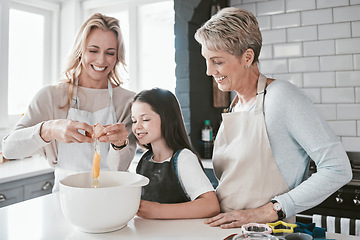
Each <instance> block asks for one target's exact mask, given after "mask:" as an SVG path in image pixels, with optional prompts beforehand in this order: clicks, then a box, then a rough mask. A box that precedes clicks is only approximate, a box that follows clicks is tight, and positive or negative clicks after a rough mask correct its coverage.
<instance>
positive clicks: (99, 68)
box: [93, 65, 105, 71]
mask: <svg viewBox="0 0 360 240" xmlns="http://www.w3.org/2000/svg"><path fill="white" fill-rule="evenodd" d="M93 67H94V69H95V70H96V71H104V70H105V67H97V66H95V65H93Z"/></svg>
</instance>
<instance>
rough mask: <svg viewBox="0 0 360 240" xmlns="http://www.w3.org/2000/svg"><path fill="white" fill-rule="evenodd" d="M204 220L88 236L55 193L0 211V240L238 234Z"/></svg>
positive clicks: (151, 223)
mask: <svg viewBox="0 0 360 240" xmlns="http://www.w3.org/2000/svg"><path fill="white" fill-rule="evenodd" d="M203 221H204V219H189V220H148V219H142V218H139V217H135V218H133V219H132V220H131V221H130V222H129V223H128V224H127V226H126V227H124V228H123V229H120V230H118V231H114V232H110V233H103V234H89V233H83V232H80V231H78V230H77V229H75V228H74V227H73V226H72V225H71V224H70V223H69V222H68V221H67V220H66V219H65V217H64V215H63V213H62V210H61V204H60V199H59V194H58V193H53V194H49V195H46V196H43V197H38V198H34V199H31V200H27V201H24V202H21V203H17V204H13V205H11V206H7V207H4V208H0V229H1V231H0V239H2V240H12V239H16V240H18V239H52V240H56V239H61V240H64V239H66V240H73V239H74V240H75V239H76V240H97V239H107V240H111V239H117V240H118V239H126V240H131V239H147V240H148V239H149V240H151V239H154V240H155V239H156V240H162V239H164V240H165V239H166V240H169V239H172V240H180V239H181V240H184V239H186V240H187V239H189V240H194V239H195V240H201V239H204V240H205V239H206V240H211V239H214V240H215V239H216V240H222V239H224V238H225V237H227V236H229V235H231V234H233V233H238V232H239V229H238V228H235V229H221V228H218V227H214V228H213V227H210V226H208V225H206V224H204V223H203ZM327 238H332V239H338V240H355V239H359V237H354V236H346V235H340V234H334V233H333V234H331V233H328V234H327Z"/></svg>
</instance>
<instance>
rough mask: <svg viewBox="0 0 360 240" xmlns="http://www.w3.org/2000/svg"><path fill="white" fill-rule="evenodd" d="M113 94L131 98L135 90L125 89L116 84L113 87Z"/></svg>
mask: <svg viewBox="0 0 360 240" xmlns="http://www.w3.org/2000/svg"><path fill="white" fill-rule="evenodd" d="M114 93H115V95H118V96H121V97H124V98H133V97H134V96H135V94H136V93H135V92H133V91H131V90H128V89H125V88H123V87H122V86H118V87H115V88H114Z"/></svg>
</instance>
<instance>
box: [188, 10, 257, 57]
mask: <svg viewBox="0 0 360 240" xmlns="http://www.w3.org/2000/svg"><path fill="white" fill-rule="evenodd" d="M195 39H196V41H198V42H199V43H200V44H201V45H204V46H205V47H206V48H207V49H209V50H211V51H226V52H228V53H230V54H232V55H235V56H239V57H240V56H241V55H242V54H243V53H244V52H245V51H246V50H247V49H249V48H250V49H252V50H253V51H254V54H255V56H254V61H253V63H255V62H258V61H259V55H260V50H261V46H262V37H261V32H260V29H259V24H258V22H257V20H256V18H255V16H254V15H253V14H252V13H251V12H248V11H246V10H244V9H240V8H234V7H228V8H223V9H221V10H220V11H219V12H218V13H217V14H215V15H213V16H212V17H211V18H210V19H209V20H208V21H207V22H206V23H205V24H204V25H203V26H201V27H200V28H199V29H198V30H197V31H196V33H195Z"/></svg>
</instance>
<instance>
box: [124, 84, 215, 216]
mask: <svg viewBox="0 0 360 240" xmlns="http://www.w3.org/2000/svg"><path fill="white" fill-rule="evenodd" d="M131 118H132V131H133V133H134V135H135V136H136V138H137V139H138V142H139V144H141V145H142V146H144V147H145V148H147V149H148V151H147V152H145V153H144V154H143V156H142V157H141V159H140V161H139V164H138V166H137V169H136V172H137V173H139V174H142V175H144V176H146V177H148V178H149V179H150V183H149V185H147V186H145V187H144V188H143V191H142V195H141V199H142V200H141V203H140V208H139V211H138V213H137V215H138V216H140V217H143V218H151V219H179V218H205V217H210V216H214V215H216V214H218V213H219V212H220V207H219V203H218V200H217V197H216V195H215V192H214V188H213V187H212V185H211V183H210V181H209V179H208V178H207V177H206V175H205V173H204V171H203V169H202V165H201V163H200V160H199V158H198V157H197V155H196V154H195V153H194V151H193V150H192V148H191V146H190V142H189V140H188V137H187V134H186V130H185V125H184V122H183V118H182V114H181V109H180V105H179V103H178V101H177V99H176V97H175V96H174V95H173V94H172V93H171V92H170V91H167V90H164V89H159V88H154V89H151V90H146V91H142V92H140V93H138V94H137V95H136V96H135V98H134V101H133V103H132V106H131Z"/></svg>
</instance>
